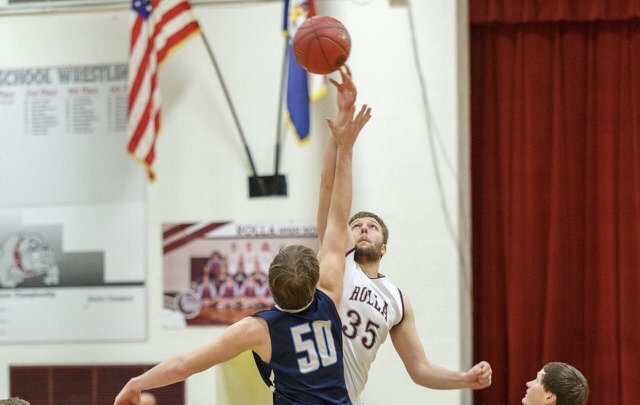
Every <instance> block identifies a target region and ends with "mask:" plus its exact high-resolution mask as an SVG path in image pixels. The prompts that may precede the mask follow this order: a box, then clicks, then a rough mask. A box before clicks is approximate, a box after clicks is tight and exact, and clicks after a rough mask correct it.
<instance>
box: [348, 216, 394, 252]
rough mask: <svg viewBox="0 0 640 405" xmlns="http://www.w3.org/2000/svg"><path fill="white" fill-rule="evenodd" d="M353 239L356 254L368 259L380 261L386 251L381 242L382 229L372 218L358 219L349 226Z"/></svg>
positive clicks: (382, 236)
mask: <svg viewBox="0 0 640 405" xmlns="http://www.w3.org/2000/svg"><path fill="white" fill-rule="evenodd" d="M350 227H351V233H352V234H353V239H354V240H355V243H356V254H358V255H359V256H360V257H367V258H369V259H374V260H377V259H380V258H381V257H382V255H383V254H384V252H385V250H386V245H384V243H383V242H382V241H383V240H384V235H383V234H382V227H381V226H380V224H379V223H378V221H376V220H375V219H373V218H369V217H364V218H358V219H356V220H355V221H353V222H352V223H351V225H350Z"/></svg>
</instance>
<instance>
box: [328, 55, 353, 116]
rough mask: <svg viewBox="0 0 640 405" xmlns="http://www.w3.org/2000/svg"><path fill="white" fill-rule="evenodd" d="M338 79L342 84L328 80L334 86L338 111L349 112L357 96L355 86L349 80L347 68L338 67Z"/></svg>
mask: <svg viewBox="0 0 640 405" xmlns="http://www.w3.org/2000/svg"><path fill="white" fill-rule="evenodd" d="M340 77H341V79H342V83H338V82H337V81H336V80H334V79H332V78H329V81H330V82H331V84H333V85H334V86H336V89H337V93H338V94H337V103H338V108H339V109H340V110H349V109H351V108H353V106H354V105H355V102H356V97H357V96H358V91H357V90H356V85H355V84H353V81H352V80H351V70H350V69H349V66H347V65H342V66H341V67H340Z"/></svg>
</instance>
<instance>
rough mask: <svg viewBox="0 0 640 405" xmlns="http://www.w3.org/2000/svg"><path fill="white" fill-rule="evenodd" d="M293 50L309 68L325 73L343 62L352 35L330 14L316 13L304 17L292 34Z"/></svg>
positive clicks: (301, 63)
mask: <svg viewBox="0 0 640 405" xmlns="http://www.w3.org/2000/svg"><path fill="white" fill-rule="evenodd" d="M292 45H293V54H294V55H295V57H296V60H297V61H298V63H300V65H301V66H302V67H303V68H304V69H305V70H306V71H308V72H311V73H317V74H327V73H331V72H334V71H336V70H338V69H339V68H340V66H342V65H344V63H345V62H346V61H347V58H348V57H349V53H350V52H351V37H350V36H349V32H348V31H347V29H346V28H345V27H344V25H342V23H341V22H340V21H338V20H336V19H335V18H333V17H329V16H326V15H316V16H313V17H311V18H309V19H307V20H306V21H305V22H304V23H302V25H301V26H300V27H299V28H298V30H297V31H296V34H295V36H294V37H293V44H292Z"/></svg>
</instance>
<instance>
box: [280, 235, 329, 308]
mask: <svg viewBox="0 0 640 405" xmlns="http://www.w3.org/2000/svg"><path fill="white" fill-rule="evenodd" d="M319 278H320V264H319V262H318V258H317V257H316V253H315V252H314V251H313V250H312V249H311V248H309V247H307V246H303V245H290V246H287V247H284V248H282V249H280V251H279V252H278V254H277V255H276V256H275V257H274V258H273V260H272V261H271V266H269V289H270V290H271V294H272V295H273V300H274V301H275V303H276V305H278V306H279V307H280V308H282V309H287V310H297V309H301V308H304V307H305V306H306V305H308V304H309V303H310V302H311V300H312V299H313V294H314V292H315V290H316V286H317V284H318V280H319Z"/></svg>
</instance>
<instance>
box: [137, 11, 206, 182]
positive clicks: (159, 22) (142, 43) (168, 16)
mask: <svg viewBox="0 0 640 405" xmlns="http://www.w3.org/2000/svg"><path fill="white" fill-rule="evenodd" d="M132 1H134V2H135V1H138V0H132ZM134 10H135V8H134ZM165 10H166V11H165ZM157 13H163V14H162V15H157ZM199 28H200V26H199V24H198V22H197V21H196V20H195V18H194V17H193V14H192V13H191V5H190V4H189V1H188V0H162V1H160V0H152V2H151V14H150V15H149V16H148V18H146V19H145V18H144V17H143V16H142V15H141V14H138V13H137V12H136V18H135V19H134V21H133V24H132V26H131V39H130V44H129V46H130V48H129V58H130V60H129V75H130V86H129V100H128V103H129V104H128V109H127V111H128V115H129V116H128V118H129V123H128V129H129V140H128V142H127V150H128V152H129V154H130V155H131V156H132V157H133V158H134V159H136V160H137V161H138V162H140V163H142V164H143V165H144V166H145V167H146V168H147V172H148V175H149V178H150V179H151V180H153V179H154V172H153V163H154V161H155V158H156V140H157V138H158V134H159V131H160V97H159V94H158V83H157V82H158V79H157V69H158V66H159V63H160V61H161V60H163V59H164V58H166V56H167V54H168V53H169V52H170V51H171V49H172V48H174V47H175V46H177V45H178V44H180V43H181V42H182V41H183V40H185V39H187V38H188V37H189V35H190V34H191V33H194V32H197V31H198V30H199ZM158 38H161V39H163V41H160V42H162V43H157V42H158V41H157V39H158ZM164 38H167V40H166V41H164ZM142 97H144V98H145V99H144V100H143V99H141V98H142Z"/></svg>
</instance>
